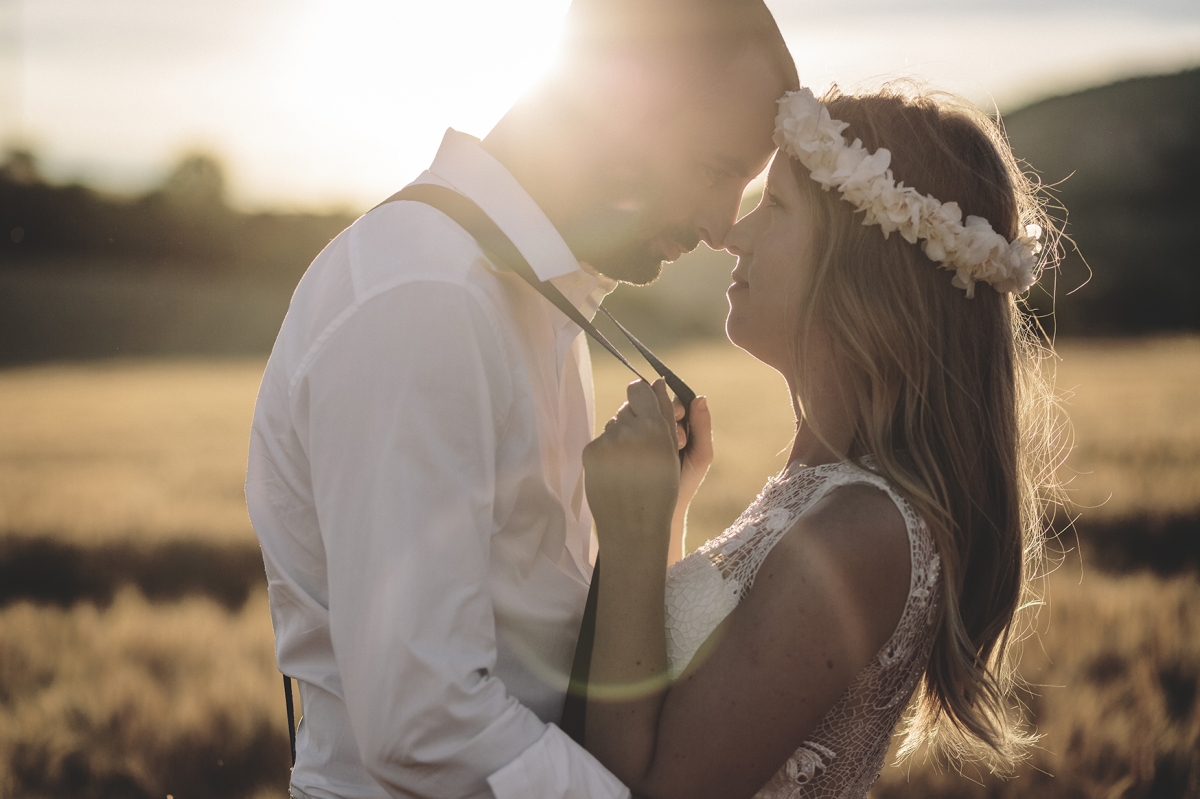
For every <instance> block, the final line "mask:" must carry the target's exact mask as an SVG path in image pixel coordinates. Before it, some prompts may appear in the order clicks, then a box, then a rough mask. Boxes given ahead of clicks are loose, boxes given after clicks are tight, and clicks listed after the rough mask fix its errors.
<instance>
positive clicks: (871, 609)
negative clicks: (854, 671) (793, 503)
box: [764, 481, 912, 653]
mask: <svg viewBox="0 0 1200 799" xmlns="http://www.w3.org/2000/svg"><path fill="white" fill-rule="evenodd" d="M909 534H910V531H909V525H908V522H907V520H906V518H905V515H904V514H903V513H902V512H901V507H900V506H899V505H898V504H897V502H896V501H895V499H894V498H893V497H892V496H891V495H890V494H889V493H888V492H886V491H885V490H884V489H883V488H881V487H880V486H879V485H877V484H875V483H874V481H870V482H862V481H859V482H848V483H845V484H841V485H836V486H834V487H832V488H830V489H829V491H828V492H826V493H825V494H824V495H823V496H822V497H821V498H820V499H818V500H817V501H815V502H814V503H813V504H812V505H811V506H809V507H808V508H806V509H805V510H804V512H803V513H801V514H800V515H799V517H798V518H797V519H796V520H795V521H794V523H793V524H792V526H791V528H790V529H789V530H788V531H787V533H786V534H784V536H783V537H782V539H781V540H780V541H779V543H778V544H777V545H776V546H775V548H774V550H773V551H772V553H771V555H770V560H772V561H774V566H775V567H777V568H778V569H779V570H781V571H784V572H785V573H790V574H795V575H798V576H799V577H800V578H801V579H805V580H815V581H818V582H819V583H820V584H821V585H822V586H823V587H824V588H823V590H825V591H828V592H830V593H831V594H835V595H836V596H831V599H834V600H835V602H836V604H837V606H838V607H839V608H840V612H841V613H843V614H844V618H845V619H846V620H847V621H852V622H854V623H856V624H857V625H859V626H860V629H861V630H862V634H863V638H864V641H863V644H864V645H865V647H866V650H867V651H870V652H872V653H873V652H876V651H878V650H879V649H880V648H882V646H883V645H884V644H885V643H886V642H887V641H888V639H889V638H890V637H891V635H892V633H893V631H894V630H895V629H896V626H897V624H898V623H899V621H900V617H901V615H902V614H903V612H904V607H905V605H906V603H907V600H908V595H909V589H910V587H911V569H912V565H911V562H910V561H911V550H912V547H911V544H910V538H909ZM766 566H767V564H765V563H764V567H766Z"/></svg>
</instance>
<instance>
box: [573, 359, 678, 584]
mask: <svg viewBox="0 0 1200 799" xmlns="http://www.w3.org/2000/svg"><path fill="white" fill-rule="evenodd" d="M626 394H627V396H628V398H629V401H628V402H626V403H625V404H624V405H623V406H621V409H620V410H619V411H617V415H616V416H614V417H613V418H612V419H610V420H609V422H608V424H607V425H605V427H604V432H603V433H601V434H600V435H599V436H598V437H597V438H596V439H595V440H594V441H592V442H591V443H590V444H588V445H587V446H586V447H585V448H584V450H583V467H584V487H585V489H586V491H587V499H588V505H589V506H590V507H591V509H592V515H593V516H594V517H595V519H596V534H597V536H598V538H599V539H600V548H601V549H602V550H603V551H604V552H605V558H606V560H608V559H609V558H611V557H613V556H618V557H619V556H622V555H624V554H635V555H641V556H644V555H645V554H647V550H649V552H650V553H653V552H654V551H655V550H658V551H660V552H662V555H663V557H664V558H665V556H666V548H667V545H668V541H669V536H670V531H671V521H672V517H673V515H674V512H675V504H676V501H677V499H678V497H679V486H680V465H679V454H678V452H679V446H678V441H677V438H676V435H674V431H673V428H675V427H677V425H676V422H675V411H674V409H673V408H672V404H671V401H670V399H669V398H668V397H667V390H666V386H665V385H664V384H663V382H662V381H661V380H659V381H656V382H655V384H654V386H653V387H651V386H650V385H649V384H648V383H646V382H645V381H643V380H638V381H636V382H633V383H631V384H630V385H629V389H628V391H627V392H626ZM638 559H639V560H642V559H643V558H638ZM652 560H657V558H653V559H652ZM659 568H661V562H660V565H659Z"/></svg>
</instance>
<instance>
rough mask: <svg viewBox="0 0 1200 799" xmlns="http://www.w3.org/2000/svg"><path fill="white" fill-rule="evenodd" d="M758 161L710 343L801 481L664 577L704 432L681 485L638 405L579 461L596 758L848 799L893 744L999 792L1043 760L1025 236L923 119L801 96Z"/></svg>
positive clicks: (981, 140) (699, 428) (976, 140)
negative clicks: (994, 779)
mask: <svg viewBox="0 0 1200 799" xmlns="http://www.w3.org/2000/svg"><path fill="white" fill-rule="evenodd" d="M775 141H776V144H777V145H778V146H779V148H780V149H779V151H778V152H777V153H776V156H775V159H774V162H773V164H772V166H771V168H770V171H769V175H768V180H767V187H766V191H765V192H764V194H763V199H762V202H761V204H760V205H759V206H758V208H757V209H756V210H755V211H754V212H753V213H751V214H749V215H748V216H746V217H745V218H744V219H742V220H741V221H740V222H738V224H737V225H736V226H735V227H734V228H733V230H732V231H731V232H730V233H729V235H728V237H727V238H726V241H725V244H726V247H727V249H728V250H729V251H730V252H732V253H733V254H735V255H736V256H737V257H738V263H737V268H736V269H735V270H734V272H733V281H734V282H733V285H732V286H730V288H729V318H728V321H727V325H726V329H727V332H728V334H729V338H730V340H731V341H732V342H733V343H734V344H736V345H737V346H739V347H741V348H743V349H745V350H746V351H747V352H749V353H751V354H752V355H754V356H755V357H756V358H758V359H759V360H761V361H763V362H764V363H766V364H768V365H770V366H772V367H774V368H775V369H776V370H778V371H779V372H780V373H781V374H782V375H783V376H784V377H785V378H786V380H787V384H788V387H789V389H790V391H791V396H792V400H793V404H794V407H795V411H796V419H797V422H796V434H795V440H794V444H793V446H792V449H791V454H790V456H789V459H788V463H787V465H786V466H785V467H784V469H783V471H782V472H781V473H780V474H779V475H778V476H777V477H774V478H772V479H771V480H770V481H768V483H767V485H766V486H765V487H764V488H763V490H762V493H761V494H760V495H759V497H758V498H757V499H756V500H755V501H754V503H753V504H752V505H751V506H750V507H749V508H748V509H747V510H746V511H745V512H744V513H743V514H742V515H741V517H740V518H738V520H737V521H736V522H735V523H734V524H733V526H732V527H730V528H729V529H728V530H727V531H726V532H725V533H724V534H722V535H721V536H719V537H717V538H716V539H714V540H712V541H710V542H708V543H707V544H705V545H704V546H703V547H701V548H700V549H699V550H698V551H696V552H694V553H692V554H691V555H689V556H688V557H685V558H683V559H682V560H680V561H678V562H676V563H674V564H673V565H671V566H670V568H664V566H665V565H666V562H667V560H668V553H669V552H672V551H678V548H679V542H678V539H679V538H680V537H681V536H682V528H683V523H682V520H683V518H684V516H685V514H686V508H687V503H688V502H689V501H690V499H691V497H692V495H693V494H694V493H695V491H696V488H697V487H698V486H699V483H700V480H701V479H702V478H703V475H704V473H705V471H706V470H707V468H708V464H709V462H710V461H711V459H712V445H711V437H710V432H709V431H710V427H709V421H710V420H709V415H708V409H707V407H706V404H705V401H704V400H703V399H697V400H696V401H695V403H694V404H693V405H692V407H691V409H690V410H691V415H692V419H693V421H692V433H693V436H694V437H695V438H696V439H697V443H696V445H695V446H694V447H693V448H692V449H691V450H690V451H689V454H688V455H687V456H686V457H685V459H684V463H683V466H682V470H681V468H680V464H679V460H678V458H677V457H676V449H677V447H678V446H679V444H680V440H678V438H677V437H678V436H679V435H682V433H681V431H680V430H678V429H676V430H675V431H674V432H675V435H672V427H673V426H674V425H673V423H672V422H671V421H670V420H671V419H672V418H673V416H678V415H679V413H681V412H677V413H674V414H673V413H672V408H671V406H670V403H669V401H668V399H667V396H666V392H665V389H664V388H663V386H662V385H661V383H658V384H655V385H654V386H653V387H651V386H649V385H647V384H646V383H642V382H638V383H634V384H633V385H631V386H630V388H629V392H628V396H629V401H628V403H626V404H625V405H624V406H623V407H622V408H621V410H620V411H619V412H618V413H617V415H616V416H615V417H614V418H613V419H612V420H611V421H610V422H609V423H608V425H607V427H606V428H605V431H604V433H603V434H602V435H601V436H600V437H598V438H597V439H596V440H595V441H594V442H592V444H590V445H589V446H588V448H587V450H586V451H585V453H584V464H585V468H586V489H587V497H588V501H589V504H590V505H591V508H592V511H593V513H594V516H595V519H596V526H597V535H598V536H599V540H600V546H601V550H602V551H603V553H604V573H603V579H602V580H601V582H600V584H599V589H598V599H597V617H596V631H595V644H594V650H593V655H592V661H591V684H590V687H589V689H588V701H587V711H586V735H585V743H586V746H587V748H588V749H589V750H590V751H591V752H592V753H593V754H595V756H596V757H597V758H599V760H600V761H601V762H603V763H604V764H605V765H606V766H607V767H608V768H609V769H611V770H612V771H613V773H614V774H616V775H617V776H618V777H620V778H621V779H622V780H623V781H624V782H625V783H626V784H627V785H629V786H630V788H631V789H632V791H633V792H634V793H635V794H638V795H645V796H648V797H673V796H683V797H706V796H711V797H748V796H752V795H753V796H757V797H798V796H804V797H809V796H813V797H863V796H865V795H866V793H867V791H868V789H869V788H870V787H871V784H872V783H873V782H874V781H875V779H876V777H877V776H878V774H879V772H880V769H881V768H882V765H883V760H884V757H885V754H886V752H887V749H888V745H889V743H890V739H891V737H892V734H893V732H894V730H895V728H896V726H897V724H898V723H900V722H901V721H902V720H905V721H906V727H907V732H908V736H907V739H906V741H905V743H904V746H903V747H902V750H901V752H902V753H907V752H911V751H912V750H913V749H914V748H915V747H917V746H919V745H921V744H929V745H932V746H934V747H935V748H937V749H938V750H939V751H941V752H942V753H944V754H947V755H949V756H951V757H955V758H961V757H969V758H977V759H983V760H985V761H986V762H987V763H988V765H989V766H991V767H992V768H994V769H998V770H1004V769H1006V768H1008V767H1010V766H1011V765H1012V764H1014V763H1015V762H1016V761H1017V760H1019V759H1020V756H1021V752H1022V750H1023V749H1024V748H1025V747H1026V746H1027V745H1028V744H1029V742H1030V740H1031V737H1030V735H1029V734H1028V733H1027V732H1025V731H1024V729H1023V728H1022V725H1021V722H1020V719H1019V717H1018V714H1017V713H1016V712H1015V710H1014V707H1013V705H1014V699H1013V698H1012V696H1011V694H1010V690H1011V687H1012V681H1013V680H1012V678H1013V673H1012V666H1011V663H1010V658H1009V654H1010V649H1011V645H1012V644H1013V642H1014V638H1015V637H1016V635H1017V632H1016V631H1015V630H1014V625H1015V617H1016V614H1017V611H1018V608H1020V607H1021V606H1022V604H1023V602H1024V600H1025V598H1026V596H1027V594H1028V590H1029V581H1030V579H1031V576H1032V574H1033V573H1034V571H1035V569H1036V567H1037V566H1038V565H1039V559H1040V554H1041V549H1040V541H1041V529H1040V523H1041V519H1042V510H1043V506H1042V504H1041V503H1042V497H1043V496H1044V491H1043V488H1044V487H1043V486H1040V485H1039V484H1038V481H1039V480H1041V479H1044V477H1045V475H1046V474H1047V470H1046V469H1045V468H1044V465H1045V463H1046V457H1047V456H1046V443H1047V439H1048V437H1047V436H1046V435H1045V433H1046V430H1045V429H1044V425H1045V420H1046V419H1047V418H1049V417H1048V414H1047V413H1046V410H1047V406H1046V403H1047V402H1048V400H1047V398H1048V397H1049V393H1048V392H1047V391H1046V387H1045V386H1043V385H1041V383H1040V381H1041V379H1042V378H1041V377H1040V373H1039V370H1038V365H1037V359H1038V357H1039V355H1040V354H1041V353H1042V352H1043V348H1042V345H1041V344H1040V343H1039V339H1037V338H1036V336H1035V335H1034V332H1033V331H1032V330H1031V323H1030V321H1029V320H1028V319H1027V318H1026V317H1025V316H1024V315H1023V314H1022V313H1021V312H1020V311H1019V309H1018V305H1017V301H1016V299H1015V297H1016V295H1018V294H1020V293H1022V292H1024V291H1025V290H1026V289H1028V288H1029V287H1030V286H1031V285H1032V284H1033V282H1034V281H1035V278H1036V276H1037V274H1038V271H1039V269H1040V266H1039V256H1038V252H1039V251H1040V250H1041V248H1040V246H1039V245H1038V243H1037V239H1038V236H1039V235H1040V227H1039V225H1038V224H1037V223H1039V222H1042V221H1043V220H1042V214H1041V212H1040V209H1039V206H1038V205H1037V204H1036V203H1035V202H1034V201H1033V199H1032V194H1031V191H1030V189H1031V187H1030V184H1029V182H1028V181H1027V180H1026V179H1025V178H1024V177H1023V175H1022V174H1021V172H1020V171H1019V170H1018V169H1017V167H1016V164H1015V161H1014V159H1013V157H1012V155H1011V153H1010V151H1009V149H1008V146H1007V144H1006V143H1005V142H1004V140H1003V137H1002V135H1000V134H999V133H998V131H997V129H996V127H995V126H994V125H993V124H992V123H991V122H990V121H989V120H988V119H987V118H985V117H983V116H982V115H980V114H979V113H978V112H976V111H973V110H971V109H970V108H969V107H968V106H967V105H966V104H965V103H959V102H956V101H952V100H950V99H947V98H944V97H942V96H940V95H939V96H917V97H905V96H903V95H901V94H899V93H896V92H891V91H885V92H882V93H877V94H873V95H868V96H847V95H842V94H839V93H836V92H834V93H831V94H830V95H829V96H827V97H826V98H825V99H824V100H823V102H818V101H817V100H816V99H815V98H814V97H813V95H812V94H811V92H809V91H808V90H801V91H799V92H792V93H789V94H788V95H787V96H785V97H784V98H783V99H782V100H781V101H780V112H779V116H778V118H777V120H776V136H775ZM673 539H674V540H673ZM906 709H907V713H906V712H905V711H906Z"/></svg>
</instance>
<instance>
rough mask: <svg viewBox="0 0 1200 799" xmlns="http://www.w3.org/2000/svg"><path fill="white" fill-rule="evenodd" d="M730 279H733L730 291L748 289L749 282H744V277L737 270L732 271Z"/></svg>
mask: <svg viewBox="0 0 1200 799" xmlns="http://www.w3.org/2000/svg"><path fill="white" fill-rule="evenodd" d="M730 277H731V278H733V285H732V286H730V287H729V290H730V291H735V290H737V289H744V288H749V287H750V281H748V280H746V276H745V275H744V274H743V273H742V272H739V271H738V270H737V269H734V270H733V274H732V275H730Z"/></svg>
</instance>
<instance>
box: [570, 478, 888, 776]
mask: <svg viewBox="0 0 1200 799" xmlns="http://www.w3.org/2000/svg"><path fill="white" fill-rule="evenodd" d="M591 499H592V494H591V493H589V501H591ZM651 504H652V503H651ZM605 521H608V522H612V521H613V519H612V518H611V517H610V518H607V519H606V520H605ZM597 525H598V530H599V532H600V535H601V539H602V543H601V546H602V549H603V550H604V553H605V555H604V557H605V567H604V576H603V578H602V580H601V585H600V592H599V605H598V615H597V628H596V641H595V648H594V650H593V661H592V676H593V685H596V683H597V682H600V683H602V685H601V686H600V687H598V688H594V689H593V692H592V693H590V694H589V702H588V712H587V731H586V736H587V738H586V742H587V746H588V748H589V749H590V750H591V751H592V752H593V753H594V754H596V756H597V757H598V758H599V759H600V760H601V762H603V763H605V765H607V766H608V767H609V768H610V769H612V770H613V772H614V773H615V774H616V775H617V776H618V777H620V778H621V779H622V780H623V781H625V782H626V784H628V785H629V786H630V787H631V789H632V790H633V791H634V792H635V793H636V794H640V795H644V796H648V797H654V798H655V799H659V798H660V797H661V798H662V799H667V798H668V797H675V796H680V797H683V796H686V797H704V796H713V797H738V796H751V795H753V794H754V793H755V791H757V790H758V789H759V788H761V786H762V785H763V784H764V783H765V782H766V781H767V780H768V779H769V778H770V777H771V775H772V774H773V773H774V772H775V771H776V770H777V769H778V768H779V767H780V766H781V765H782V764H783V762H784V761H785V760H786V759H787V757H788V756H789V755H790V754H791V753H792V752H793V751H795V749H796V748H797V747H798V746H799V745H800V743H802V742H803V740H804V739H805V738H806V737H807V736H808V735H809V734H810V733H811V732H812V730H813V729H814V728H815V727H816V725H817V724H818V723H819V721H820V719H821V718H822V716H823V715H824V714H825V712H826V711H827V710H828V709H829V708H830V707H831V706H832V705H833V704H834V703H835V702H836V701H837V699H838V698H839V697H840V696H841V694H842V693H843V692H844V691H845V690H846V688H847V687H848V686H849V684H850V683H851V682H852V681H853V679H854V677H855V676H856V675H857V674H858V672H859V671H860V670H861V669H862V668H863V666H865V665H866V664H867V663H868V662H869V661H870V659H871V658H872V657H874V655H875V654H876V653H877V652H878V650H879V649H880V648H881V647H882V646H883V644H884V643H885V642H886V640H887V638H888V637H889V636H890V635H891V633H892V631H893V630H894V629H895V625H896V623H897V621H898V619H899V617H900V613H901V611H902V609H903V606H904V601H905V598H906V596H907V593H908V574H909V564H908V539H907V534H906V531H905V527H904V522H903V519H902V518H901V517H900V514H899V512H898V511H897V510H896V508H895V506H894V505H893V504H892V502H891V500H890V499H889V498H887V497H886V496H885V495H883V494H882V493H881V492H879V491H878V490H876V489H874V488H870V487H861V486H851V487H846V488H842V489H838V490H836V491H834V492H832V493H831V494H830V495H829V496H828V497H826V498H825V499H823V500H822V501H821V502H819V503H817V505H816V506H814V507H813V508H812V509H811V510H810V511H809V512H808V513H806V514H805V516H804V517H803V518H802V519H801V520H800V521H799V522H798V523H797V524H796V526H795V527H794V528H793V529H792V530H790V531H789V532H788V533H787V534H786V535H785V536H784V538H783V540H782V541H780V543H779V544H777V545H776V547H775V549H774V550H773V551H772V553H771V554H770V556H768V558H767V559H766V561H765V563H764V564H763V566H762V567H761V569H760V570H759V573H758V576H757V579H756V580H755V583H754V586H753V588H752V589H751V590H750V592H749V593H748V595H747V596H746V598H745V599H744V600H743V601H742V602H741V603H740V604H739V606H738V607H737V608H736V609H735V610H734V612H733V613H732V614H730V616H729V617H728V618H727V619H726V620H725V622H724V623H722V625H721V626H720V627H719V628H718V629H717V631H716V632H715V633H714V634H713V635H712V636H711V637H710V639H709V641H707V642H706V643H705V645H704V647H702V649H701V652H700V653H699V654H698V655H697V656H696V658H695V659H694V660H693V662H692V664H691V665H690V666H689V667H688V670H687V671H686V672H685V673H684V674H683V675H682V677H681V678H680V679H679V681H678V682H676V683H675V684H674V685H673V686H670V687H669V688H668V686H667V684H666V680H665V673H666V637H665V628H664V619H663V610H662V608H663V590H664V577H663V575H662V572H661V567H660V570H659V571H655V570H654V569H652V568H650V567H649V566H648V565H647V564H648V563H650V562H652V561H654V560H656V559H657V557H659V555H658V554H657V550H655V551H654V552H647V551H646V550H643V551H642V552H641V557H639V553H638V550H637V548H636V544H637V542H638V541H639V540H640V541H642V542H643V543H644V542H646V541H650V540H657V539H655V538H654V535H655V531H654V530H653V529H650V528H643V529H641V530H638V531H637V532H636V533H634V534H632V535H627V534H612V535H607V536H606V533H611V531H606V530H604V529H602V527H601V516H600V515H598V516H597ZM606 538H607V542H606ZM659 563H661V561H659ZM616 686H624V687H625V688H626V689H627V693H625V694H622V693H621V691H620V690H618V689H617V687H616Z"/></svg>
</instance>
